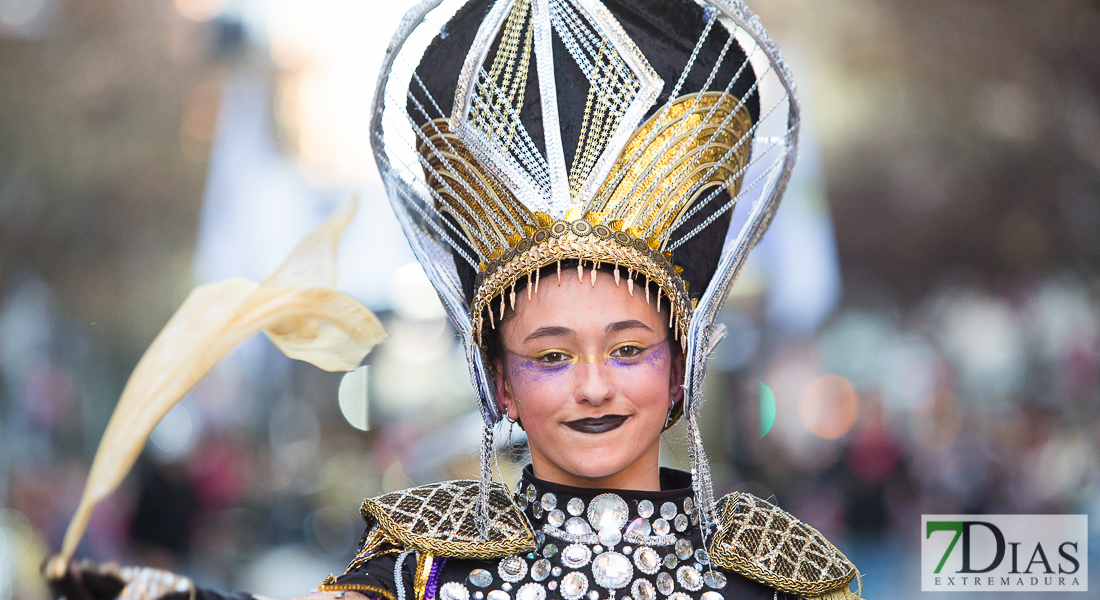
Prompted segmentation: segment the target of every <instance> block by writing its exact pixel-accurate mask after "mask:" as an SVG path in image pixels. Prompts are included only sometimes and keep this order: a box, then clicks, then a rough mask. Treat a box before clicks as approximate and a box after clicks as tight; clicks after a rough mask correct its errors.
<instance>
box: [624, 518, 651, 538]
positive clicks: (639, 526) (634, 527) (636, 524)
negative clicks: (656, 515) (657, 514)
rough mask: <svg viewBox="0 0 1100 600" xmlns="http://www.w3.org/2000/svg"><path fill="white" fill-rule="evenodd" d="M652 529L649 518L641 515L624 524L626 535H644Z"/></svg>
mask: <svg viewBox="0 0 1100 600" xmlns="http://www.w3.org/2000/svg"><path fill="white" fill-rule="evenodd" d="M652 531H653V528H652V527H650V526H649V519H644V518H642V517H638V518H637V519H634V520H633V521H631V522H630V525H627V526H626V534H627V535H631V534H633V535H637V536H640V537H645V536H647V535H649V534H650V532H652Z"/></svg>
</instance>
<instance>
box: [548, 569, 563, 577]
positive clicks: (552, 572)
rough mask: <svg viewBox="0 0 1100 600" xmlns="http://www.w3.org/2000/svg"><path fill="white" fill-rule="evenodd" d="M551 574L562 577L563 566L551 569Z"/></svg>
mask: <svg viewBox="0 0 1100 600" xmlns="http://www.w3.org/2000/svg"><path fill="white" fill-rule="evenodd" d="M550 574H551V575H553V576H554V577H561V567H554V568H553V569H550Z"/></svg>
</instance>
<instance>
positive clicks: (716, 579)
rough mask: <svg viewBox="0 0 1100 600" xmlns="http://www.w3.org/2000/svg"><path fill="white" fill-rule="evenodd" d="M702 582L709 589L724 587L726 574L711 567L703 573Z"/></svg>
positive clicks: (704, 595)
mask: <svg viewBox="0 0 1100 600" xmlns="http://www.w3.org/2000/svg"><path fill="white" fill-rule="evenodd" d="M703 583H705V584H707V587H709V588H711V589H715V590H721V589H724V588H725V587H726V576H725V575H723V574H721V573H719V572H718V571H715V570H714V569H711V570H709V571H707V572H706V573H703ZM708 593H709V592H708ZM706 596H707V595H706V594H703V597H704V598H706Z"/></svg>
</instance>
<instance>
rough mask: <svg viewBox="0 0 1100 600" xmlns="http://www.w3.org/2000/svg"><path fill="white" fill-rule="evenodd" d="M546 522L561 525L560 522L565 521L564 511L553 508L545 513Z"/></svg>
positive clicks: (556, 525)
mask: <svg viewBox="0 0 1100 600" xmlns="http://www.w3.org/2000/svg"><path fill="white" fill-rule="evenodd" d="M546 522H547V523H549V524H550V525H551V526H553V527H561V525H562V523H565V513H563V512H561V509H560V508H555V509H554V510H552V511H550V514H548V515H546Z"/></svg>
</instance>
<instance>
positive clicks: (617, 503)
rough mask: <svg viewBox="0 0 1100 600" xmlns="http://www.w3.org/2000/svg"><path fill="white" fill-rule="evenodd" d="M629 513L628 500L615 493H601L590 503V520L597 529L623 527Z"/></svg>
mask: <svg viewBox="0 0 1100 600" xmlns="http://www.w3.org/2000/svg"><path fill="white" fill-rule="evenodd" d="M629 514H630V507H629V506H627V504H626V500H623V499H622V498H620V497H619V496H617V495H615V494H600V495H599V496H596V497H595V498H593V499H592V502H590V503H589V504H588V522H589V523H591V524H592V527H593V529H595V530H596V531H599V530H601V529H605V528H607V527H613V528H615V529H622V526H623V525H626V520H627V515H629Z"/></svg>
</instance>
